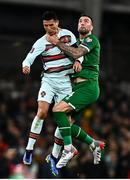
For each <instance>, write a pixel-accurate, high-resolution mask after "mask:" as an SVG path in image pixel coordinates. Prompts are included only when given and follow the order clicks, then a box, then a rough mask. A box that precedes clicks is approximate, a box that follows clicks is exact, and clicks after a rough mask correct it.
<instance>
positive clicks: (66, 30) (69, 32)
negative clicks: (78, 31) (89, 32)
mask: <svg viewBox="0 0 130 180" xmlns="http://www.w3.org/2000/svg"><path fill="white" fill-rule="evenodd" d="M60 32H61V33H63V34H66V35H67V34H68V35H72V34H73V33H72V32H71V31H70V30H68V29H60ZM73 35H74V34H73Z"/></svg>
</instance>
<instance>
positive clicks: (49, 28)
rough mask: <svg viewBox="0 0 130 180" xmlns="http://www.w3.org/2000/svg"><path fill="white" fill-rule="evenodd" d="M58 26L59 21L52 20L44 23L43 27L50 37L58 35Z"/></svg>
mask: <svg viewBox="0 0 130 180" xmlns="http://www.w3.org/2000/svg"><path fill="white" fill-rule="evenodd" d="M58 25H59V21H58V20H54V19H51V20H44V21H43V27H44V29H45V31H46V33H47V34H49V35H54V34H56V33H57V31H58Z"/></svg>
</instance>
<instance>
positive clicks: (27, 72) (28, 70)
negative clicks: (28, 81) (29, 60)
mask: <svg viewBox="0 0 130 180" xmlns="http://www.w3.org/2000/svg"><path fill="white" fill-rule="evenodd" d="M22 71H23V74H30V67H28V66H25V67H23V69H22Z"/></svg>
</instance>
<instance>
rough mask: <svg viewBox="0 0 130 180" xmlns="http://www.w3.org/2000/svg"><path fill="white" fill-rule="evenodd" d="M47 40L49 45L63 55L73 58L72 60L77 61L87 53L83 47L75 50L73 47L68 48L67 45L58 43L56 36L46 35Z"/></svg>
mask: <svg viewBox="0 0 130 180" xmlns="http://www.w3.org/2000/svg"><path fill="white" fill-rule="evenodd" d="M47 40H48V41H49V42H50V43H52V44H54V45H56V46H58V47H59V48H60V49H61V50H62V51H64V53H65V54H67V55H68V56H71V57H73V58H74V59H77V58H79V57H81V56H83V55H85V54H86V53H87V49H86V48H84V47H77V48H75V47H71V46H68V45H67V44H65V43H62V42H60V40H59V39H58V38H57V37H56V36H49V35H48V37H47Z"/></svg>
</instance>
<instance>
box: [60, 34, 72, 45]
mask: <svg viewBox="0 0 130 180" xmlns="http://www.w3.org/2000/svg"><path fill="white" fill-rule="evenodd" d="M60 41H61V42H63V43H70V42H71V36H69V35H66V36H62V37H60Z"/></svg>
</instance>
